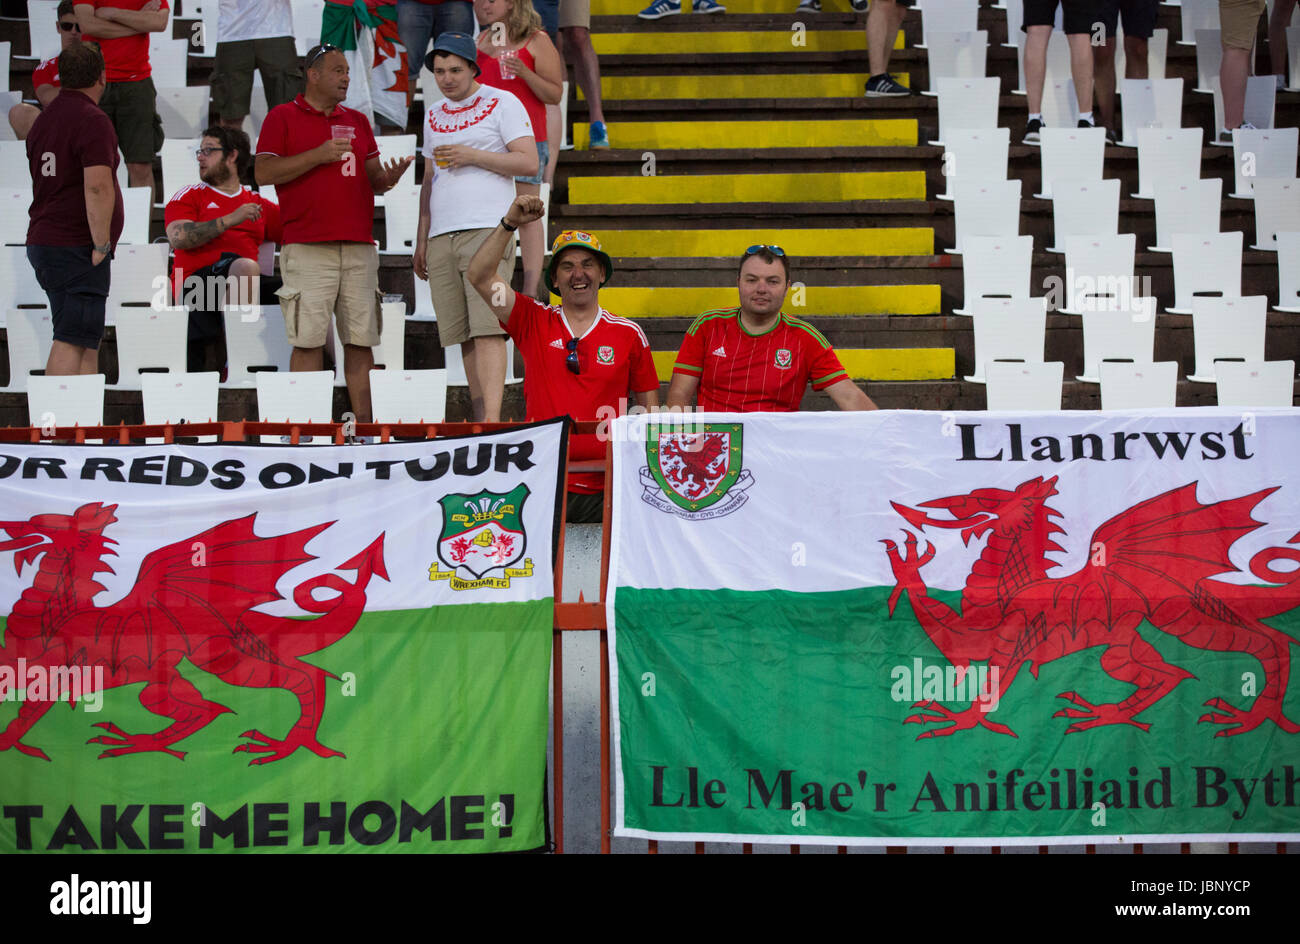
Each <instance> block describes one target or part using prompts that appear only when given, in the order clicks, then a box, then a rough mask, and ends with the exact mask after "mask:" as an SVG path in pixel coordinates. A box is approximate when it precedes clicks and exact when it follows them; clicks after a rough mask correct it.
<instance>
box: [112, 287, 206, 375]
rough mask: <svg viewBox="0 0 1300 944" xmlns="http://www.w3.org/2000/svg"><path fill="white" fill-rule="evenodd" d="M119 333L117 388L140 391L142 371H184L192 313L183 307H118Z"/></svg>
mask: <svg viewBox="0 0 1300 944" xmlns="http://www.w3.org/2000/svg"><path fill="white" fill-rule="evenodd" d="M113 318H114V325H115V330H116V332H117V365H118V374H117V383H115V384H110V386H112V387H113V388H114V389H116V390H139V389H140V378H141V376H143V375H142V373H141V371H143V370H160V369H165V370H166V371H167V373H169V374H183V373H185V352H186V338H187V334H188V331H189V324H190V319H189V312H188V311H187V310H186V309H185V308H181V307H174V306H173V307H164V308H154V307H150V308H119V309H117V311H116V312H114V315H113Z"/></svg>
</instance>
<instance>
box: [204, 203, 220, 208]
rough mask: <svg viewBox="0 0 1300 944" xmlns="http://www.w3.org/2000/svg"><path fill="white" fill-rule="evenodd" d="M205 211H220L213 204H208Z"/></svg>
mask: <svg viewBox="0 0 1300 944" xmlns="http://www.w3.org/2000/svg"><path fill="white" fill-rule="evenodd" d="M207 209H209V210H220V209H221V207H219V206H217V205H216V204H215V203H209V204H208V206H207Z"/></svg>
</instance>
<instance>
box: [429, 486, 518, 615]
mask: <svg viewBox="0 0 1300 944" xmlns="http://www.w3.org/2000/svg"><path fill="white" fill-rule="evenodd" d="M527 500H528V486H527V485H520V486H518V487H517V488H515V489H513V490H512V491H509V492H506V493H505V494H500V493H498V492H489V491H482V492H479V493H478V494H476V495H465V494H461V493H458V492H453V493H451V494H449V495H445V496H443V497H442V498H441V499H439V503H440V504H441V505H442V535H441V536H440V537H439V538H438V560H439V561H441V562H442V563H443V564H444V565H445V566H446V568H447V569H446V570H440V569H439V567H438V563H437V561H435V562H434V563H433V565H432V566H430V568H429V579H430V580H447V581H449V582H450V585H451V588H452V589H453V590H475V589H478V588H481V587H489V588H491V589H494V590H508V589H509V588H510V581H511V580H512V579H513V578H516V577H531V576H532V575H533V562H532V559H531V558H525V557H524V550H525V548H526V547H527V546H528V535H527V534H526V533H525V532H524V523H523V510H524V502H525V501H527ZM521 560H522V562H523V566H521V567H514V566H513V565H514V564H516V563H518V562H520V561H521ZM494 571H499V573H494Z"/></svg>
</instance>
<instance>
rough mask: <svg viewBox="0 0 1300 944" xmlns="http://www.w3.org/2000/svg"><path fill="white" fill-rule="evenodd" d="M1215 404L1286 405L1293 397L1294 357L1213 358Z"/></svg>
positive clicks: (1246, 405)
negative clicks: (1256, 361)
mask: <svg viewBox="0 0 1300 944" xmlns="http://www.w3.org/2000/svg"><path fill="white" fill-rule="evenodd" d="M1214 378H1215V384H1216V385H1217V387H1218V396H1219V406H1232V407H1238V406H1240V407H1277V406H1281V407H1289V406H1291V405H1292V403H1293V401H1294V399H1295V361H1291V360H1287V361H1263V362H1261V363H1249V362H1246V361H1216V362H1215V364H1214Z"/></svg>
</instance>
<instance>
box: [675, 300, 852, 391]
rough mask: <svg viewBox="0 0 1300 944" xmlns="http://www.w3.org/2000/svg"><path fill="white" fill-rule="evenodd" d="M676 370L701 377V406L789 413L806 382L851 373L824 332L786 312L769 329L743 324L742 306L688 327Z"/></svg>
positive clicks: (821, 385)
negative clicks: (752, 328) (751, 329)
mask: <svg viewBox="0 0 1300 944" xmlns="http://www.w3.org/2000/svg"><path fill="white" fill-rule="evenodd" d="M673 373H675V374H686V375H688V376H690V377H698V378H700V391H699V403H698V406H699V408H700V409H701V410H719V411H723V412H729V413H748V412H766V413H791V412H794V411H795V410H798V409H799V402H800V401H801V400H802V399H803V393H804V387H805V386H806V385H807V384H808V383H809V382H811V383H812V385H813V389H814V390H825V389H826V388H827V387H829V386H830V385H831V384H833V383H838V382H839V381H841V380H845V379H847V378H848V376H849V375H848V373H847V372H846V371H845V370H844V367H843V365H841V364H840V359H839V358H838V357H836V356H835V349H834V348H832V347H831V345H830V342H829V341H827V340H826V339H825V338H824V337H822V334H821V332H820V331H818V330H817V329H816V328H814V327H813V326H812V325H810V324H809V323H808V322H806V321H803V320H802V319H800V318H795V317H793V316H791V315H787V314H785V313H784V312H782V313H781V316H780V317H779V318H778V319H777V321H776V324H775V325H774V326H773V327H772V329H771V330H770V331H768V332H767V333H766V334H760V335H754V334H750V333H749V332H748V331H746V330H745V328H744V326H743V325H742V324H741V323H740V309H739V308H726V309H719V310H717V311H706V312H705V313H704V314H702V315H700V317H698V318H696V319H695V323H694V324H692V325H691V326H690V328H689V329H687V331H686V338H685V339H684V340H683V341H682V348H681V350H680V351H679V352H678V354H677V363H676V365H675V366H674V367H673Z"/></svg>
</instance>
